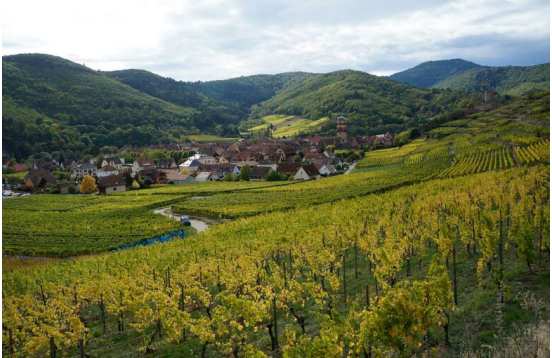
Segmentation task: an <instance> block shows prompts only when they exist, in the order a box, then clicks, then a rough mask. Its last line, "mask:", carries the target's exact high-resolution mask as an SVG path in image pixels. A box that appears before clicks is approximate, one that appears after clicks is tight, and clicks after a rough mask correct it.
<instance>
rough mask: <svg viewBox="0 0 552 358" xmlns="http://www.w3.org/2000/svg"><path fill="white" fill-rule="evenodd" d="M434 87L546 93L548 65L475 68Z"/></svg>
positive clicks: (507, 92) (513, 92)
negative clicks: (539, 91) (540, 91)
mask: <svg viewBox="0 0 552 358" xmlns="http://www.w3.org/2000/svg"><path fill="white" fill-rule="evenodd" d="M434 87H435V88H450V89H455V90H463V91H483V90H495V91H497V92H499V93H502V94H508V95H514V96H516V95H521V94H524V93H526V92H529V91H532V90H544V91H547V90H548V89H549V87H550V64H548V63H545V64H542V65H536V66H526V67H522V66H507V67H477V68H472V69H469V70H467V71H464V72H462V73H459V74H456V75H454V76H451V77H449V78H446V79H444V80H443V81H441V82H438V83H436V84H435V85H434Z"/></svg>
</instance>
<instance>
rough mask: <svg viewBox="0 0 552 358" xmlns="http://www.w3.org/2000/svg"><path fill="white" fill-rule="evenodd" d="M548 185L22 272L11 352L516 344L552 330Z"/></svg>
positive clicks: (352, 202) (9, 279)
mask: <svg viewBox="0 0 552 358" xmlns="http://www.w3.org/2000/svg"><path fill="white" fill-rule="evenodd" d="M548 170H549V167H548V166H535V167H532V168H529V169H511V170H506V171H501V172H497V173H495V172H491V173H488V174H478V175H473V176H466V177H462V178H454V179H441V180H432V181H429V182H427V183H422V184H417V185H413V186H408V187H404V188H400V189H397V190H393V191H390V192H387V193H383V194H378V195H368V196H365V197H362V198H358V199H349V200H344V201H339V202H336V203H330V204H323V205H321V206H314V207H309V208H304V209H298V210H296V211H293V212H285V213H283V212H277V213H272V214H268V215H263V216H258V217H254V218H246V219H241V220H237V221H233V222H229V223H226V224H223V225H220V226H216V227H213V228H212V229H210V230H209V231H207V232H205V233H202V234H200V235H196V236H195V237H191V238H190V239H189V240H184V241H175V242H169V243H167V244H164V245H159V246H152V247H148V248H139V249H135V250H129V251H124V252H119V253H114V254H110V255H101V256H97V257H90V258H83V259H81V260H77V261H74V262H71V263H70V264H67V263H64V264H61V263H52V264H51V265H48V266H44V267H37V268H34V269H29V270H20V271H12V272H9V273H7V274H5V275H4V295H5V298H4V300H3V305H4V307H3V312H4V321H3V325H4V330H3V334H4V337H3V346H4V352H6V354H10V352H12V353H13V355H15V356H35V355H39V356H42V355H47V354H52V352H57V353H55V354H58V355H60V356H65V355H78V354H79V352H81V353H82V354H90V355H92V356H101V357H109V356H113V357H115V356H117V357H120V356H129V357H131V356H136V355H138V354H140V352H142V353H146V352H151V353H155V355H158V356H163V355H193V356H203V357H211V356H220V355H231V356H269V355H283V356H291V357H302V356H343V355H345V356H359V355H367V356H370V355H371V356H388V355H393V354H400V355H402V356H411V355H420V354H422V353H424V352H425V353H430V354H433V355H443V354H444V353H445V352H457V353H461V352H463V351H469V350H473V349H474V348H477V347H479V346H480V345H482V344H488V343H490V342H492V338H491V337H489V336H488V335H487V334H486V330H491V329H492V330H493V331H499V332H507V331H508V330H509V329H510V328H511V327H512V324H513V320H514V317H517V316H519V315H523V316H526V317H546V312H545V311H544V310H546V308H545V307H543V306H539V305H530V304H528V303H527V302H533V301H534V299H536V298H538V297H541V296H539V295H543V294H547V292H548V291H547V290H548V260H549V256H548V250H549V229H548V228H549V217H550V216H549V206H548V200H549V175H548ZM497 188H500V190H496V189H497ZM411 218H416V219H415V220H412V219H411ZM284 223H285V225H283V224H284ZM539 299H540V298H539ZM543 299H545V298H543ZM531 300H533V301H531ZM537 301H538V300H537ZM490 307H492V309H489V308H490ZM474 325H475V326H474ZM470 327H471V328H470ZM473 327H478V328H477V329H474V328H473Z"/></svg>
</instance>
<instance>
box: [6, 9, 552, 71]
mask: <svg viewBox="0 0 552 358" xmlns="http://www.w3.org/2000/svg"><path fill="white" fill-rule="evenodd" d="M1 10H2V11H1V13H2V15H0V16H1V22H2V27H1V29H2V54H3V55H8V54H17V53H48V54H52V55H57V56H61V57H64V58H67V59H69V60H72V61H75V62H77V63H80V64H85V65H86V66H88V67H90V68H93V69H98V70H118V69H127V68H138V69H145V70H149V71H152V72H155V73H157V74H160V75H163V76H166V77H171V78H175V79H178V80H185V81H197V80H203V81H205V80H214V79H225V78H231V77H238V76H242V75H251V74H258V73H280V72H288V71H307V72H330V71H335V70H341V69H356V70H362V71H366V72H369V73H372V74H376V75H389V74H392V73H395V72H398V71H401V70H404V69H407V68H409V67H412V66H415V65H417V64H419V63H421V62H424V61H430V60H439V59H449V58H463V59H466V60H470V61H474V62H476V63H480V64H484V65H531V64H538V63H544V62H549V59H550V41H549V39H550V25H549V22H550V18H549V14H550V10H549V2H548V1H543V0H509V1H508V0H456V1H444V0H440V1H439V0H417V1H413V0H387V1H370V0H248V1H247V0H224V1H223V0H195V1H191V0H190V1H188V0H180V1H176V0H94V1H91V0H48V1H45V0H6V1H2V9H1Z"/></svg>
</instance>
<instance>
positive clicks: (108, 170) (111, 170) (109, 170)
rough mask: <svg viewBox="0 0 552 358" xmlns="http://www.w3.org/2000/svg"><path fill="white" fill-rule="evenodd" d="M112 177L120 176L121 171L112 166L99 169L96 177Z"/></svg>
mask: <svg viewBox="0 0 552 358" xmlns="http://www.w3.org/2000/svg"><path fill="white" fill-rule="evenodd" d="M110 175H119V169H117V168H115V167H113V166H111V165H106V166H105V167H101V168H100V169H98V170H97V171H96V176H97V177H98V178H101V177H108V176H110Z"/></svg>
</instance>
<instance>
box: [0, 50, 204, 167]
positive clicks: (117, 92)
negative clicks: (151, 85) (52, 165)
mask: <svg viewBox="0 0 552 358" xmlns="http://www.w3.org/2000/svg"><path fill="white" fill-rule="evenodd" d="M2 76H3V82H2V89H3V98H2V102H3V104H4V110H3V113H2V122H3V131H2V135H3V138H4V139H8V140H7V141H4V145H3V149H4V151H5V152H7V153H9V154H10V155H13V156H15V157H17V158H23V157H26V156H28V155H31V154H33V153H36V152H39V151H48V152H52V151H56V150H63V151H67V152H71V151H77V152H80V153H82V152H83V151H84V152H86V151H90V150H95V149H97V148H99V147H101V146H105V145H116V146H122V145H125V144H133V145H146V144H152V143H158V142H162V141H168V140H171V139H173V140H174V139H175V138H178V137H179V136H180V135H181V134H183V133H186V132H187V131H191V130H194V129H195V128H198V127H201V117H200V116H198V111H197V110H195V109H193V108H190V107H184V106H179V105H175V104H173V103H169V102H166V101H163V100H161V99H159V98H155V97H152V96H149V95H147V94H145V93H143V92H140V91H137V90H135V89H133V88H132V87H130V86H127V85H125V84H123V83H121V82H119V81H116V80H114V79H112V78H110V77H108V76H106V75H104V74H102V73H99V72H97V71H94V70H91V69H89V68H87V67H85V66H81V65H78V64H76V63H73V62H70V61H68V60H65V59H63V58H60V57H55V56H49V55H38V54H26V55H15V56H4V57H3V58H2ZM13 138H17V141H13V140H12V139H13ZM68 154H69V155H70V153H68Z"/></svg>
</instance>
